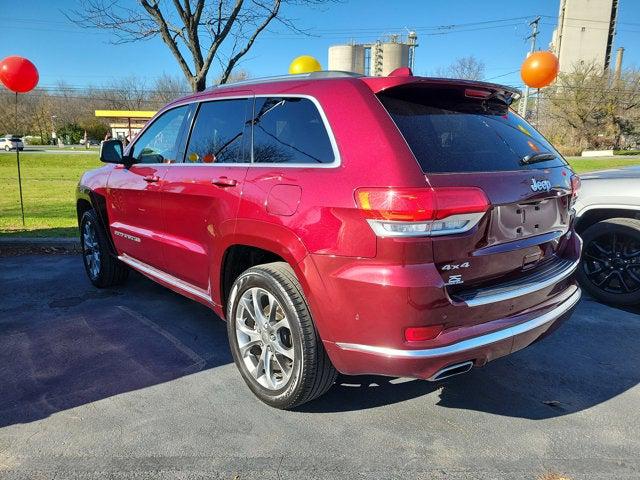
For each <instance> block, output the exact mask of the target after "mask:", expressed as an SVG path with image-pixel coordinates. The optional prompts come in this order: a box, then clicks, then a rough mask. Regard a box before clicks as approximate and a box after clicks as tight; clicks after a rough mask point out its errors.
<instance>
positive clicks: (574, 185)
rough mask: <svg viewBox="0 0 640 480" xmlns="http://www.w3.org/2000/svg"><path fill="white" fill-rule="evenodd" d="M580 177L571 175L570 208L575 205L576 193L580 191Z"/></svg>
mask: <svg viewBox="0 0 640 480" xmlns="http://www.w3.org/2000/svg"><path fill="white" fill-rule="evenodd" d="M580 183H581V182H580V177H579V176H578V175H576V174H573V175H571V206H573V204H574V203H576V200H577V198H578V192H579V191H580Z"/></svg>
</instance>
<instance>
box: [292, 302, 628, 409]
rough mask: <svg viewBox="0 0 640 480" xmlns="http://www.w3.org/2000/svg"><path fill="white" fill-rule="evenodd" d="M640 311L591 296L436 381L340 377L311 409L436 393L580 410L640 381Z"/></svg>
mask: <svg viewBox="0 0 640 480" xmlns="http://www.w3.org/2000/svg"><path fill="white" fill-rule="evenodd" d="M639 338H640V316H639V315H634V314H633V313H622V312H621V311H619V310H617V309H614V308H611V307H607V306H605V305H602V304H600V303H597V302H595V301H594V300H591V299H584V300H582V301H581V302H580V304H579V305H578V308H577V309H576V312H575V313H574V315H573V317H572V318H571V319H569V321H567V322H566V323H565V324H564V325H563V326H561V328H560V329H558V330H557V331H556V332H554V333H553V334H551V335H550V336H549V337H547V338H545V339H544V340H543V341H541V342H538V343H536V344H534V345H531V346H529V347H528V348H526V349H524V350H521V351H519V352H517V353H515V354H513V355H511V356H509V357H505V358H501V359H498V360H495V361H493V362H491V363H489V364H487V365H486V366H485V367H483V368H479V369H474V370H472V371H471V372H470V373H468V374H465V375H460V376H457V377H452V378H450V379H448V380H445V381H442V382H438V383H430V382H425V381H421V380H410V379H392V378H386V377H378V376H361V377H344V376H341V377H339V378H338V381H337V382H336V385H334V387H333V388H332V389H331V390H330V391H329V392H328V394H327V395H325V396H323V397H321V398H319V399H318V400H316V401H314V402H312V403H310V404H307V405H303V406H301V407H300V410H301V411H305V412H342V411H350V410H362V409H367V408H375V407H379V406H382V405H388V404H392V403H397V402H402V401H406V400H410V399H413V398H416V397H419V396H423V395H428V394H435V395H437V405H439V406H442V407H445V408H457V409H465V410H476V411H481V412H486V413H492V414H495V415H504V416H510V417H520V418H527V419H532V420H539V419H545V418H550V417H557V416H561V415H566V414H570V413H575V412H578V411H581V410H584V409H587V408H590V407H593V406H595V405H598V404H600V403H603V402H605V401H607V400H609V399H611V398H613V397H615V396H617V395H620V394H621V393H624V392H625V391H627V390H629V389H631V388H633V387H634V386H636V385H637V384H638V383H639V382H640V350H639V349H638V348H637V341H638V339H639Z"/></svg>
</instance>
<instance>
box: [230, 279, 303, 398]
mask: <svg viewBox="0 0 640 480" xmlns="http://www.w3.org/2000/svg"><path fill="white" fill-rule="evenodd" d="M235 331H236V338H237V341H238V350H239V352H240V357H241V359H242V362H243V363H244V365H245V367H246V369H247V371H248V372H249V374H250V375H251V376H252V377H253V378H254V380H256V381H257V382H258V383H259V384H260V385H261V386H262V387H264V388H266V389H269V390H278V389H280V388H282V387H284V386H285V385H286V384H287V382H288V381H289V379H290V378H291V374H292V372H293V368H294V364H295V352H294V347H293V340H292V336H291V326H290V324H289V320H288V319H287V315H286V313H285V311H284V309H283V308H282V305H280V302H279V301H278V300H277V299H276V297H275V296H274V295H273V294H271V293H270V292H268V291H267V290H265V289H263V288H259V287H253V288H249V289H247V290H246V291H245V292H244V293H243V294H242V297H241V298H240V301H239V302H238V308H237V309H236V317H235Z"/></svg>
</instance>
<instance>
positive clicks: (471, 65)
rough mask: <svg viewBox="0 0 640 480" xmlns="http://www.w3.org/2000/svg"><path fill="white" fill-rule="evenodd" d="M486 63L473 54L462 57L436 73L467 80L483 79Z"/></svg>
mask: <svg viewBox="0 0 640 480" xmlns="http://www.w3.org/2000/svg"><path fill="white" fill-rule="evenodd" d="M484 70H485V65H484V63H483V62H481V61H480V60H478V59H477V58H476V57H474V56H473V55H470V56H468V57H460V58H458V59H456V60H455V61H454V62H453V63H452V64H451V65H449V66H448V67H446V68H439V69H438V70H436V75H437V76H439V77H444V78H463V79H465V80H482V79H483V78H484Z"/></svg>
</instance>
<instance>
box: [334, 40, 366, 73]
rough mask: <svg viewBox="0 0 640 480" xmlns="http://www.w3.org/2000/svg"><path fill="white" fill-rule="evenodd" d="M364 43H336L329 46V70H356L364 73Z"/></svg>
mask: <svg viewBox="0 0 640 480" xmlns="http://www.w3.org/2000/svg"><path fill="white" fill-rule="evenodd" d="M364 49H365V47H364V45H334V46H333V47H329V70H340V71H344V72H355V73H360V74H363V75H364V73H365V72H364Z"/></svg>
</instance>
